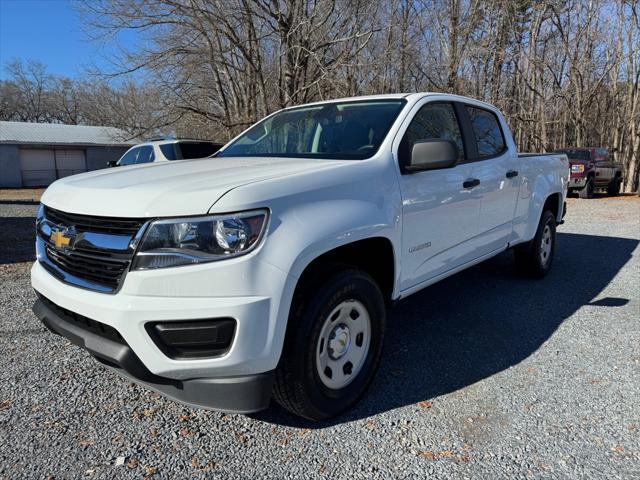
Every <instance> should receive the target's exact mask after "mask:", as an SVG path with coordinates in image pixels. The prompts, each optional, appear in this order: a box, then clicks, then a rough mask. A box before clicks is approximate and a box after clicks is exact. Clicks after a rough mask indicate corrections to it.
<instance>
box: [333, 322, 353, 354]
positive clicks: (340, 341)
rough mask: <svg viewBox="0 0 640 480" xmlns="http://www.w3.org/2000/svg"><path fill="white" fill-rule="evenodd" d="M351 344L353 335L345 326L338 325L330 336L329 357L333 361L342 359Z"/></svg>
mask: <svg viewBox="0 0 640 480" xmlns="http://www.w3.org/2000/svg"><path fill="white" fill-rule="evenodd" d="M350 344H351V335H350V334H349V329H348V328H347V327H346V326H345V325H338V326H337V327H336V328H334V329H333V331H332V332H331V335H329V356H330V357H331V358H332V359H333V360H337V359H339V358H340V357H342V356H343V355H344V354H345V353H347V350H349V345H350Z"/></svg>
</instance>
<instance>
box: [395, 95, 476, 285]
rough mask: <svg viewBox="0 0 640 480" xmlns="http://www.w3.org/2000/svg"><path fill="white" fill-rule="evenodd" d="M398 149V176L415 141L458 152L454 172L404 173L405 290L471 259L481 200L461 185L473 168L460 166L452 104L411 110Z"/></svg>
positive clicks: (425, 105)
mask: <svg viewBox="0 0 640 480" xmlns="http://www.w3.org/2000/svg"><path fill="white" fill-rule="evenodd" d="M414 111H415V112H416V113H415V115H414V116H413V117H412V119H411V121H410V123H409V124H408V126H407V128H406V130H405V131H404V133H403V134H402V136H401V137H400V138H401V140H400V141H399V144H398V145H397V155H398V161H399V163H400V167H401V171H402V165H405V164H406V162H407V161H408V158H409V156H410V154H411V150H412V148H413V144H414V143H415V142H416V141H418V140H426V139H438V138H440V139H446V140H451V141H453V142H454V143H455V144H456V145H457V147H458V151H459V156H460V161H461V162H462V163H460V164H458V165H457V166H456V167H453V168H447V169H440V170H428V171H423V172H417V173H408V172H403V173H402V175H401V177H400V186H401V193H402V208H403V220H402V278H401V289H402V290H406V289H408V288H411V287H413V286H416V285H418V284H420V283H422V282H424V281H427V280H429V279H431V278H434V277H437V276H438V275H441V274H443V273H445V272H447V271H449V270H451V269H453V268H455V267H457V266H460V265H462V264H464V263H466V262H468V261H471V260H473V259H474V258H476V257H477V256H478V255H477V253H476V251H475V244H474V237H475V236H476V234H477V231H478V216H479V210H480V196H479V195H478V193H477V191H476V190H475V188H468V187H467V188H465V187H464V185H463V184H464V183H465V182H466V181H467V180H469V179H471V178H472V177H473V169H474V164H472V163H464V162H465V160H466V157H465V149H464V147H463V140H462V134H461V128H460V123H459V122H458V118H457V115H456V110H455V108H454V106H453V104H451V103H446V102H437V101H431V102H425V103H423V104H418V105H417V106H416V110H414Z"/></svg>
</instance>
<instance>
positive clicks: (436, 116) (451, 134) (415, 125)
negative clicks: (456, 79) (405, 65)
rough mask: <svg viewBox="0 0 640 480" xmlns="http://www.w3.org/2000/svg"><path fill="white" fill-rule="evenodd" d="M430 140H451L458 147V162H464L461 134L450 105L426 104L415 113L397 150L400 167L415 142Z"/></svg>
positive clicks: (405, 162)
mask: <svg viewBox="0 0 640 480" xmlns="http://www.w3.org/2000/svg"><path fill="white" fill-rule="evenodd" d="M431 139H443V140H451V141H452V142H453V143H455V144H456V146H457V147H458V158H459V160H460V161H463V160H464V158H465V155H464V153H465V152H464V146H463V143H462V134H461V132H460V125H459V124H458V118H457V117H456V113H455V110H454V109H453V105H452V104H450V103H428V104H426V105H425V106H424V107H422V108H421V109H420V110H419V111H418V113H416V116H415V117H413V120H411V124H410V125H409V127H408V128H407V131H406V132H405V134H404V137H403V138H402V142H401V143H400V147H399V149H398V158H399V160H400V165H407V164H408V162H409V159H410V156H411V150H412V149H413V144H414V143H415V142H417V141H419V140H431Z"/></svg>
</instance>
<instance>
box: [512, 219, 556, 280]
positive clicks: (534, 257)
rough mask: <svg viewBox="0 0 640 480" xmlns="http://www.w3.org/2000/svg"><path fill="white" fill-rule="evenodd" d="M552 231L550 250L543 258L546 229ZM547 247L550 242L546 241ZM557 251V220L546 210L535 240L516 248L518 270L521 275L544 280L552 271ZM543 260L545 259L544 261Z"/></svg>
mask: <svg viewBox="0 0 640 480" xmlns="http://www.w3.org/2000/svg"><path fill="white" fill-rule="evenodd" d="M547 226H548V227H549V231H550V237H549V238H550V240H549V241H550V249H549V251H548V253H547V255H546V257H543V253H542V242H543V241H545V240H544V237H545V229H546V227H547ZM545 243H547V245H548V244H549V243H548V242H546V241H545ZM555 251H556V218H555V216H554V214H553V213H552V212H550V211H549V210H545V211H544V212H542V216H541V217H540V223H539V224H538V229H537V230H536V235H535V237H533V240H531V241H530V242H527V243H523V244H520V245H517V246H516V247H515V248H514V254H515V261H516V268H517V270H518V272H519V273H521V274H523V275H526V276H528V277H532V278H542V277H544V276H545V275H546V274H547V273H549V270H550V269H551V264H552V263H553V256H554V254H555ZM543 258H545V259H544V260H543Z"/></svg>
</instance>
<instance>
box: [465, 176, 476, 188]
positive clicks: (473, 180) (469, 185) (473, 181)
mask: <svg viewBox="0 0 640 480" xmlns="http://www.w3.org/2000/svg"><path fill="white" fill-rule="evenodd" d="M478 185H480V180H478V179H477V178H470V179H469V180H465V182H464V183H463V184H462V186H463V187H464V188H473V187H477V186H478Z"/></svg>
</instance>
